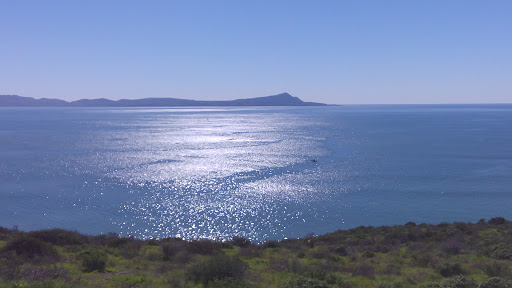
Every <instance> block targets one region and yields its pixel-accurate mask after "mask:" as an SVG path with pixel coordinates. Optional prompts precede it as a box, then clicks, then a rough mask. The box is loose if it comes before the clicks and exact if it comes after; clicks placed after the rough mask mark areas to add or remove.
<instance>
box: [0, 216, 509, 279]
mask: <svg viewBox="0 0 512 288" xmlns="http://www.w3.org/2000/svg"><path fill="white" fill-rule="evenodd" d="M511 265H512V222H509V221H506V220H504V219H503V218H500V217H498V218H493V219H491V220H489V221H483V220H482V221H480V222H478V223H475V224H471V223H453V224H446V223H444V224H439V225H427V224H421V225H416V224H414V223H407V224H405V225H402V226H393V227H376V228H373V227H358V228H355V229H351V230H345V231H341V230H340V231H336V232H334V233H330V234H326V235H322V236H318V237H312V238H310V239H309V240H308V239H294V240H283V241H279V242H277V241H273V242H267V243H263V244H260V245H254V244H252V243H250V242H249V241H248V240H246V239H243V238H236V237H235V238H234V239H233V240H232V241H231V242H229V243H217V242H212V241H208V240H197V241H184V240H181V239H174V238H167V239H160V240H147V241H141V240H136V239H131V238H119V237H117V235H115V234H109V235H100V236H87V235H81V234H79V233H75V232H70V231H64V230H60V229H54V230H43V231H33V232H28V233H27V232H20V231H16V230H11V229H5V228H0V287H205V286H207V287H479V286H480V287H483V288H488V287H512V284H511V283H510V282H507V281H508V280H512V269H511V268H512V267H511ZM461 275H462V276H461ZM493 277H499V278H493ZM491 282H492V283H494V284H492V283H491Z"/></svg>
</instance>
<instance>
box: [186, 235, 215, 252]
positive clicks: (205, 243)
mask: <svg viewBox="0 0 512 288" xmlns="http://www.w3.org/2000/svg"><path fill="white" fill-rule="evenodd" d="M219 250H220V245H218V244H217V243H216V242H213V241H211V240H208V239H201V240H192V241H190V242H188V244H187V251H188V252H190V253H194V254H202V255H207V254H213V253H214V252H216V251H219Z"/></svg>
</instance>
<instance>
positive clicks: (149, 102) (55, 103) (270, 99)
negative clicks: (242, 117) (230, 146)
mask: <svg viewBox="0 0 512 288" xmlns="http://www.w3.org/2000/svg"><path fill="white" fill-rule="evenodd" d="M325 105H327V104H323V103H315V102H304V101H302V100H300V99H299V98H297V97H294V96H292V95H290V94H288V93H281V94H278V95H273V96H266V97H257V98H247V99H236V100H230V101H199V100H187V99H177V98H144V99H134V100H130V99H121V100H109V99H105V98H101V99H81V100H77V101H72V102H67V101H64V100H58V99H47V98H42V99H34V98H31V97H21V96H17V95H0V107H166V106H169V107H170V106H325Z"/></svg>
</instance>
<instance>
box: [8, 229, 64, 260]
mask: <svg viewBox="0 0 512 288" xmlns="http://www.w3.org/2000/svg"><path fill="white" fill-rule="evenodd" d="M9 251H13V252H14V253H15V254H16V256H18V257H23V258H28V259H34V258H36V257H49V258H56V257H57V256H58V253H57V250H55V248H54V247H53V246H52V245H51V244H50V243H46V242H44V241H41V240H39V239H37V238H34V237H31V236H27V235H23V236H21V237H18V238H16V239H14V240H11V241H9V242H7V244H6V245H5V247H4V248H3V249H2V250H1V253H2V254H4V253H6V252H9Z"/></svg>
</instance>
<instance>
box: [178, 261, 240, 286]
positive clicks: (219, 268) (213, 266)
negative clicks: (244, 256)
mask: <svg viewBox="0 0 512 288" xmlns="http://www.w3.org/2000/svg"><path fill="white" fill-rule="evenodd" d="M246 269H247V265H246V264H245V263H244V262H242V261H240V260H238V259H232V258H231V257H229V256H227V255H224V254H219V255H214V256H211V257H210V258H209V259H208V260H206V261H203V262H200V263H196V264H194V265H192V266H191V267H190V268H189V269H188V271H187V276H188V279H190V280H191V281H193V282H195V283H202V284H203V285H205V286H207V285H208V282H210V281H213V280H214V279H218V280H219V279H224V278H228V277H230V278H241V277H242V276H243V274H244V272H245V270H246Z"/></svg>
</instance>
